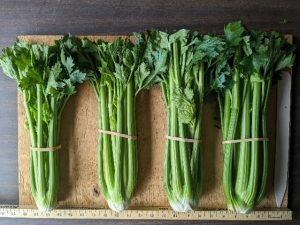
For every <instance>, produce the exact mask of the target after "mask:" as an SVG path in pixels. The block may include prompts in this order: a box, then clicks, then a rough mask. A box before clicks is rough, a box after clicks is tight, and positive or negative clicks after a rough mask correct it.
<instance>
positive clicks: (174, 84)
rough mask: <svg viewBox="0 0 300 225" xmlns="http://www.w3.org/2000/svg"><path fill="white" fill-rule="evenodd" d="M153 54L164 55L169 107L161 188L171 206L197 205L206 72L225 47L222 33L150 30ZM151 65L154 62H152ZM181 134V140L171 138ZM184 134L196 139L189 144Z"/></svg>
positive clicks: (163, 84) (163, 83)
mask: <svg viewBox="0 0 300 225" xmlns="http://www.w3.org/2000/svg"><path fill="white" fill-rule="evenodd" d="M149 37H150V39H151V41H152V43H153V46H154V49H153V50H152V51H153V53H152V54H156V55H161V56H163V58H166V56H165V55H166V54H167V61H166V67H167V68H166V73H160V74H158V75H159V77H160V79H161V87H162V90H163V95H164V100H165V104H166V107H167V135H168V136H169V138H167V140H166V147H165V161H164V188H165V192H166V194H167V197H168V200H169V203H170V205H171V207H172V208H173V209H174V210H175V211H179V212H186V211H190V210H192V209H194V208H196V207H197V205H198V201H199V198H200V195H201V191H202V180H203V156H202V144H201V141H200V142H198V140H201V138H202V135H201V127H202V116H203V104H204V103H203V102H204V95H205V88H206V86H207V85H206V83H207V81H208V80H207V77H209V76H210V72H211V68H212V66H213V65H214V63H215V59H216V57H217V56H218V55H219V53H220V52H221V51H222V50H223V44H224V43H223V42H222V40H221V38H218V37H213V36H208V35H205V36H203V37H202V36H200V35H199V34H198V33H196V32H191V31H188V30H179V31H177V32H175V33H173V34H170V35H169V34H167V33H164V32H160V31H156V30H152V31H150V32H149ZM154 65H158V64H157V63H155V64H154ZM172 137H173V138H174V137H175V138H181V140H179V141H178V140H172ZM183 139H194V140H195V141H194V142H192V143H190V142H186V141H184V140H183Z"/></svg>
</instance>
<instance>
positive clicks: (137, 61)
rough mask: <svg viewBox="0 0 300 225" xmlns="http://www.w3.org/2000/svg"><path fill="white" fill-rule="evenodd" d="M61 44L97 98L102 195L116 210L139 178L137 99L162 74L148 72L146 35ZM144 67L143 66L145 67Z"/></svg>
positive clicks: (67, 40) (69, 40)
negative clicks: (141, 91)
mask: <svg viewBox="0 0 300 225" xmlns="http://www.w3.org/2000/svg"><path fill="white" fill-rule="evenodd" d="M64 41H65V46H69V50H70V52H71V54H73V55H74V57H76V59H77V62H78V64H79V66H80V67H81V68H82V69H83V70H85V71H86V72H87V73H88V74H89V76H90V83H91V86H92V87H93V89H94V91H95V93H96V96H97V99H98V113H99V146H98V147H99V155H98V173H99V182H100V187H101V191H102V193H103V195H104V197H105V199H106V201H107V203H108V205H109V207H110V208H111V209H112V210H114V211H122V210H123V209H125V208H126V207H127V205H128V203H129V201H130V198H131V197H132V194H133V192H134V188H135V185H136V179H137V160H138V159H137V146H136V140H135V139H136V126H135V124H136V119H135V105H136V95H137V94H138V93H139V91H140V90H142V89H145V88H150V87H151V86H152V85H153V84H154V83H156V82H157V81H158V80H157V76H156V75H155V74H156V73H157V72H159V71H160V69H159V68H157V71H152V70H150V69H151V68H150V67H149V66H148V61H149V60H150V61H151V62H152V60H155V59H153V58H152V56H151V55H147V54H148V52H149V50H148V49H150V48H151V46H150V44H148V41H147V40H146V38H145V37H143V36H141V35H139V34H136V35H135V43H133V42H132V41H131V40H130V39H129V38H125V39H121V38H118V39H116V40H115V41H113V42H105V41H101V40H99V41H98V42H96V43H95V42H91V41H89V40H87V39H83V40H79V39H76V38H72V37H65V38H64ZM146 63H147V64H146Z"/></svg>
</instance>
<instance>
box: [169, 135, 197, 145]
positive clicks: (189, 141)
mask: <svg viewBox="0 0 300 225" xmlns="http://www.w3.org/2000/svg"><path fill="white" fill-rule="evenodd" d="M166 138H167V139H169V140H171V141H180V142H187V143H201V142H202V140H198V139H191V138H181V137H172V136H169V135H167V136H166Z"/></svg>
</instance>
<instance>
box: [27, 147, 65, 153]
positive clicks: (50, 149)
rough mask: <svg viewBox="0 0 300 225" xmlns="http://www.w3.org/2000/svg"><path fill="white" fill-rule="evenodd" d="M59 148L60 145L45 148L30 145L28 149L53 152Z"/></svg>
mask: <svg viewBox="0 0 300 225" xmlns="http://www.w3.org/2000/svg"><path fill="white" fill-rule="evenodd" d="M59 149H61V145H58V146H55V147H47V148H38V147H30V150H31V151H35V152H54V151H57V150H59Z"/></svg>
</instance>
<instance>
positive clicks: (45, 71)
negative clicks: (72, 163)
mask: <svg viewBox="0 0 300 225" xmlns="http://www.w3.org/2000/svg"><path fill="white" fill-rule="evenodd" d="M0 65H1V67H2V69H3V72H4V73H5V74H6V75H7V76H9V77H10V78H12V79H14V80H15V81H16V82H17V85H18V88H19V90H20V92H21V93H22V95H23V99H24V107H25V112H26V119H27V122H26V126H27V128H28V129H29V133H30V141H31V147H35V148H46V147H55V146H58V145H59V144H60V141H59V134H60V124H61V114H62V111H63V109H64V106H65V104H66V102H67V100H68V99H69V97H70V96H71V95H73V94H75V85H76V84H78V83H82V82H83V81H84V80H85V74H84V73H82V72H81V71H79V70H78V69H77V67H76V66H75V65H74V61H73V59H72V57H70V56H69V55H67V54H66V53H65V51H64V49H62V48H60V46H59V45H57V44H56V45H53V46H47V45H42V44H26V43H24V42H21V41H19V40H17V42H16V43H15V44H14V45H13V46H12V47H11V48H5V49H4V50H3V54H2V55H1V57H0ZM30 182H31V192H32V195H33V197H34V199H35V202H36V205H37V207H38V208H39V210H41V211H49V210H51V209H53V208H54V207H55V205H56V201H57V189H58V152H57V151H49V152H43V151H31V154H30Z"/></svg>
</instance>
